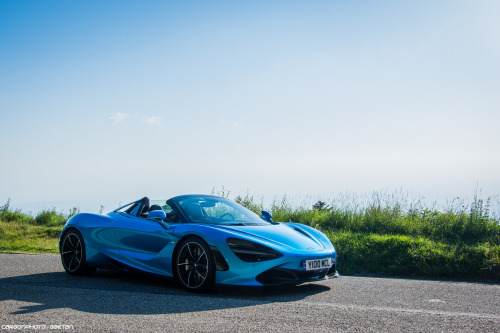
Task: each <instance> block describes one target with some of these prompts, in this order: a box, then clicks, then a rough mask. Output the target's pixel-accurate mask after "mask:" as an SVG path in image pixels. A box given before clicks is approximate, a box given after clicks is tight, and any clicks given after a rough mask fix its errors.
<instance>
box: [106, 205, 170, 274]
mask: <svg viewBox="0 0 500 333" xmlns="http://www.w3.org/2000/svg"><path fill="white" fill-rule="evenodd" d="M173 230H174V228H173V227H171V226H168V225H167V224H166V223H161V222H157V221H153V220H148V219H145V218H140V217H137V216H133V215H131V214H120V217H119V218H118V219H117V220H116V221H115V224H114V233H115V237H116V239H117V242H118V246H119V255H120V257H121V259H122V262H123V263H124V264H126V265H129V266H131V267H135V268H138V269H141V270H144V271H148V272H152V273H157V274H166V273H167V272H169V271H171V267H170V266H171V260H170V255H169V250H168V247H169V245H170V243H171V242H172V240H173V237H172V234H173ZM172 246H173V244H172Z"/></svg>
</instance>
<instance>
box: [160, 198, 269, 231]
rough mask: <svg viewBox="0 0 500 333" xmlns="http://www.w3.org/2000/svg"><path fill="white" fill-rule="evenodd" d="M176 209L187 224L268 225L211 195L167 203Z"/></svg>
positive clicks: (232, 204) (227, 200)
mask: <svg viewBox="0 0 500 333" xmlns="http://www.w3.org/2000/svg"><path fill="white" fill-rule="evenodd" d="M167 204H169V205H170V206H171V207H172V208H174V206H175V207H177V208H178V209H179V211H181V213H182V214H183V215H184V219H185V220H186V221H187V222H188V223H198V224H214V225H269V224H270V223H269V222H267V221H264V220H263V219H262V218H261V217H260V216H259V215H257V214H255V213H254V212H252V211H251V210H249V209H247V208H246V207H243V206H242V205H240V204H238V203H236V202H234V201H232V200H230V199H227V198H222V197H217V196H211V195H185V196H179V197H175V198H172V199H170V200H168V201H167Z"/></svg>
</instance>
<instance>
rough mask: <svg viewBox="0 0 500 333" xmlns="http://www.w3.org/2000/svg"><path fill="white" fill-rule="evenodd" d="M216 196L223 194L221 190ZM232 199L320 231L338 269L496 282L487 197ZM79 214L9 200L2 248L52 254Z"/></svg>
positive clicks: (496, 253)
mask: <svg viewBox="0 0 500 333" xmlns="http://www.w3.org/2000/svg"><path fill="white" fill-rule="evenodd" d="M215 194H217V195H220V196H224V197H229V193H228V192H226V191H224V190H223V191H222V192H220V191H219V192H218V193H215ZM234 200H235V201H236V202H238V203H240V204H242V205H243V206H245V207H247V208H248V209H250V210H252V211H254V212H255V213H257V214H259V215H260V213H261V211H262V210H268V211H269V212H270V213H271V214H272V215H273V220H274V221H281V222H290V221H293V222H298V223H303V224H307V225H310V226H312V227H315V228H318V229H320V230H322V231H323V232H324V233H325V234H326V235H327V236H328V237H329V238H330V239H331V240H332V243H333V244H334V246H335V248H336V249H337V253H338V271H339V272H340V274H341V275H342V274H343V275H354V274H376V275H379V274H380V275H395V276H414V277H445V278H458V279H487V280H496V281H500V219H499V216H498V213H495V212H492V209H491V204H492V202H493V199H492V198H488V199H487V200H483V199H480V198H479V197H478V196H475V197H474V199H473V200H472V202H470V203H467V202H464V201H463V200H458V199H456V200H454V201H453V202H451V203H450V204H449V207H447V208H445V209H439V208H437V205H436V204H434V205H432V206H431V207H428V206H426V205H425V204H423V203H422V202H421V201H420V200H416V201H415V200H408V199H407V198H405V197H404V196H403V195H400V194H387V193H374V194H373V195H371V196H365V197H359V196H349V195H345V196H343V197H339V198H337V199H335V200H332V201H331V202H324V201H321V200H317V201H315V202H314V203H312V204H301V205H297V204H295V203H291V202H290V200H289V199H288V198H287V197H286V196H284V197H283V198H281V199H275V200H274V201H273V202H272V204H271V205H270V207H264V204H263V200H262V198H260V199H259V198H258V197H257V198H256V197H254V196H253V195H252V194H250V193H246V195H244V196H237V197H235V198H234ZM497 203H498V200H497ZM101 211H102V208H101ZM77 213H78V209H77V208H73V209H71V210H69V211H68V212H67V213H64V212H58V211H56V209H55V208H53V209H51V210H43V211H41V212H39V213H38V214H36V215H35V216H33V215H31V214H30V213H24V212H22V211H21V210H13V209H11V207H10V202H9V201H7V203H5V204H4V205H3V206H2V207H0V251H3V252H54V253H56V252H57V251H58V248H57V246H58V244H57V242H58V237H59V233H60V231H61V229H62V227H63V225H64V223H65V222H66V220H67V219H69V218H70V217H71V216H73V215H75V214H77Z"/></svg>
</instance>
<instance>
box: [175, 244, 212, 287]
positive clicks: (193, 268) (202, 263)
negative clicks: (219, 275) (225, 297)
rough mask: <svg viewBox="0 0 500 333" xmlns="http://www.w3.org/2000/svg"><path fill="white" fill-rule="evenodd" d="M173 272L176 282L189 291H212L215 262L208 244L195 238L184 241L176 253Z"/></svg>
mask: <svg viewBox="0 0 500 333" xmlns="http://www.w3.org/2000/svg"><path fill="white" fill-rule="evenodd" d="M174 272H175V277H176V279H177V281H179V283H180V284H181V285H182V287H184V288H185V289H187V290H189V291H193V292H206V291H209V290H211V289H213V287H214V282H215V262H214V257H213V255H212V251H211V250H210V247H209V246H208V244H207V243H205V242H204V241H203V240H202V239H200V238H197V237H190V238H187V239H185V240H184V241H183V242H182V243H181V244H180V245H179V250H178V251H177V252H176V255H175V262H174Z"/></svg>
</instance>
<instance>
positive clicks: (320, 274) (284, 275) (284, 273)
mask: <svg viewBox="0 0 500 333" xmlns="http://www.w3.org/2000/svg"><path fill="white" fill-rule="evenodd" d="M330 270H331V269H330ZM330 270H326V269H322V270H318V271H298V270H292V269H283V268H271V269H269V270H267V271H265V272H262V273H260V274H259V275H257V277H256V278H255V279H256V280H257V282H259V283H261V284H263V285H278V284H285V283H292V284H293V283H297V284H298V283H302V282H307V281H314V280H321V279H324V278H325V276H326V275H327V273H329V272H330ZM334 272H335V269H334Z"/></svg>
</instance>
